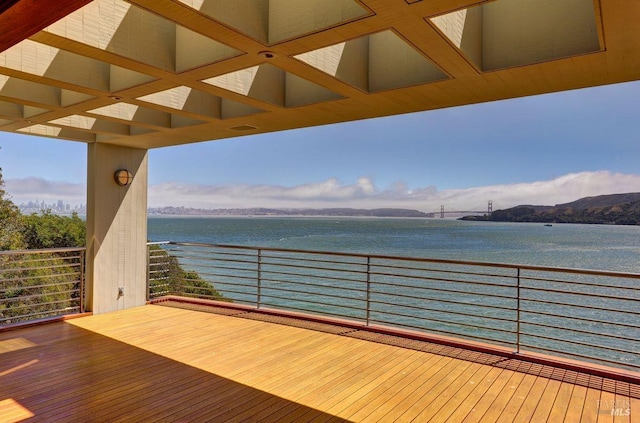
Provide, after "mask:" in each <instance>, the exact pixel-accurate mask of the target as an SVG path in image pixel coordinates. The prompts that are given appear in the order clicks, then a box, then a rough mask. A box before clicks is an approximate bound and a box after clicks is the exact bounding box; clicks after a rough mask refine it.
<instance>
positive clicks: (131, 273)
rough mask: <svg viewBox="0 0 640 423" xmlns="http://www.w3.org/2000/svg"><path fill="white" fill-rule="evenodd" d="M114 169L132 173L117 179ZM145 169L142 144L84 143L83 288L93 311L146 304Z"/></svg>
mask: <svg viewBox="0 0 640 423" xmlns="http://www.w3.org/2000/svg"><path fill="white" fill-rule="evenodd" d="M118 169H127V170H128V171H129V172H131V173H132V174H133V181H132V183H131V184H130V185H127V186H120V185H118V184H117V183H116V182H115V179H114V174H115V172H116V170H118ZM147 169H148V159H147V150H145V149H138V148H128V147H120V146H114V145H106V144H89V146H88V157H87V270H86V282H87V289H86V294H87V310H89V311H93V312H94V313H105V312H109V311H115V310H120V309H124V308H130V307H135V306H139V305H143V304H145V301H146V284H147V246H146V244H147ZM121 288H122V295H120V294H119V290H120V289H121Z"/></svg>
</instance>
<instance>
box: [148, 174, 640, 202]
mask: <svg viewBox="0 0 640 423" xmlns="http://www.w3.org/2000/svg"><path fill="white" fill-rule="evenodd" d="M638 191H640V175H629V174H619V173H611V172H607V171H600V172H582V173H573V174H568V175H564V176H561V177H559V178H556V179H553V180H549V181H538V182H531V183H519V184H505V185H494V186H485V187H475V188H468V189H460V190H443V191H438V190H437V189H436V188H435V187H424V188H417V189H409V188H408V187H407V186H406V185H405V184H402V183H396V184H394V185H393V186H391V187H390V188H388V189H380V188H378V187H376V186H375V184H374V181H372V180H371V179H370V178H365V177H362V178H359V179H358V180H357V181H356V182H355V183H353V184H341V183H340V182H339V181H338V180H337V179H335V178H331V179H327V180H325V181H321V182H316V183H312V184H305V185H298V186H294V187H283V186H276V185H229V186H222V185H182V184H176V183H171V184H159V185H152V186H150V187H149V205H150V206H151V207H160V206H165V205H174V206H177V205H183V206H185V207H201V208H229V207H282V208H302V207H356V208H376V207H400V208H411V209H418V210H422V211H427V212H433V211H439V210H440V206H441V205H444V206H445V209H446V210H469V209H474V210H484V209H486V207H487V202H488V201H489V200H491V201H493V208H494V210H496V209H498V208H508V207H513V206H516V205H519V204H544V205H555V204H559V203H565V202H570V201H574V200H577V199H579V198H582V197H587V196H593V195H602V194H614V193H624V192H638Z"/></svg>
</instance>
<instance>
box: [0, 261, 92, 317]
mask: <svg viewBox="0 0 640 423" xmlns="http://www.w3.org/2000/svg"><path fill="white" fill-rule="evenodd" d="M84 263H85V248H51V249H43V250H21V251H0V327H2V326H3V325H5V326H6V325H9V324H13V323H23V322H27V321H31V320H36V319H41V318H49V317H57V316H63V315H66V314H72V313H83V312H84Z"/></svg>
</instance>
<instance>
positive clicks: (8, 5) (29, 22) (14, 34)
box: [0, 0, 91, 52]
mask: <svg viewBox="0 0 640 423" xmlns="http://www.w3.org/2000/svg"><path fill="white" fill-rule="evenodd" d="M90 2H91V0H47V1H40V0H6V1H1V0H0V13H1V14H0V28H2V31H0V52H3V51H5V50H7V49H8V48H10V47H11V46H13V45H15V44H18V43H19V42H20V41H22V40H24V39H25V38H29V37H30V36H32V35H33V34H35V33H37V32H39V31H40V30H42V29H44V28H46V27H47V26H49V25H51V24H52V23H54V22H56V21H58V20H60V19H62V18H64V17H65V16H67V15H68V14H70V13H72V12H74V11H76V10H77V9H79V8H81V7H82V6H84V5H85V4H87V3H90Z"/></svg>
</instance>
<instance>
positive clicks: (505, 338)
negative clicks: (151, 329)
mask: <svg viewBox="0 0 640 423" xmlns="http://www.w3.org/2000/svg"><path fill="white" fill-rule="evenodd" d="M159 244H161V245H159ZM160 247H161V248H160ZM150 248H151V249H150V260H149V263H150V264H149V266H150V278H149V281H150V291H149V292H150V298H156V297H159V296H163V295H166V294H175V295H180V296H186V297H198V298H207V299H224V300H226V301H232V302H235V303H240V304H246V305H252V306H255V307H257V308H278V309H284V310H290V311H301V312H305V313H312V314H320V315H326V316H332V317H339V318H346V319H350V320H356V321H359V322H362V323H364V324H366V325H385V326H392V327H399V328H405V329H411V330H418V331H424V332H429V333H435V334H442V335H447V336H454V337H458V338H463V339H468V340H473V341H481V342H484V343H491V344H495V345H500V346H507V347H511V348H513V350H514V351H517V352H522V351H532V352H540V353H545V354H551V355H559V356H564V357H569V358H575V359H580V360H587V361H593V362H597V363H599V364H605V365H613V366H616V367H622V368H627V369H632V370H636V371H637V370H640V274H631V273H618V272H605V271H593V270H578V269H562V268H550V267H540V266H526V265H511V264H499V263H480V262H469V261H458V260H438V259H423V258H408V257H391V256H382V255H363V254H349V253H332V252H320V251H300V250H285V249H275V248H254V247H243V246H224V245H210V244H196V243H175V242H170V243H156V244H154V245H152V246H151V247H150ZM177 264H179V265H180V267H178V266H177Z"/></svg>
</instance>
